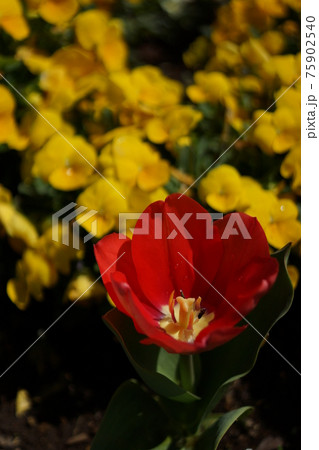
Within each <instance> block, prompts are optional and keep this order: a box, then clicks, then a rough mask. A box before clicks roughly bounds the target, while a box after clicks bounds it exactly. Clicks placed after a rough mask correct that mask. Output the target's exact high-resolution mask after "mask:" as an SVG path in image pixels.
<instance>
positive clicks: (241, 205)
mask: <svg viewBox="0 0 319 450" xmlns="http://www.w3.org/2000/svg"><path fill="white" fill-rule="evenodd" d="M262 192H264V190H263V188H262V186H261V185H260V184H259V183H258V181H256V180H255V179H254V178H252V177H241V191H240V199H239V201H238V203H237V206H236V209H237V211H245V210H246V209H247V208H249V207H250V205H251V204H253V203H255V202H256V201H257V202H258V201H259V198H260V195H261V194H262Z"/></svg>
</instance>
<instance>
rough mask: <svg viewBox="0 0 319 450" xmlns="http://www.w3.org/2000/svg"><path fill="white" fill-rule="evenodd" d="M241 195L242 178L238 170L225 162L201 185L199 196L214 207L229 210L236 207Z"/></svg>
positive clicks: (222, 210) (219, 209) (211, 172)
mask: <svg viewBox="0 0 319 450" xmlns="http://www.w3.org/2000/svg"><path fill="white" fill-rule="evenodd" d="M240 195H241V179H240V175H239V173H238V171H237V170H236V169H235V168H234V167H232V166H229V165H227V164H223V165H221V166H219V167H217V168H216V169H213V170H211V171H210V172H209V174H208V176H206V177H205V178H204V179H203V180H202V182H201V183H200V187H199V196H200V198H202V199H203V200H204V201H206V202H207V203H208V205H209V206H211V207H212V208H213V209H215V210H217V211H220V212H229V211H232V210H234V209H235V208H236V206H237V204H238V202H239V200H240Z"/></svg>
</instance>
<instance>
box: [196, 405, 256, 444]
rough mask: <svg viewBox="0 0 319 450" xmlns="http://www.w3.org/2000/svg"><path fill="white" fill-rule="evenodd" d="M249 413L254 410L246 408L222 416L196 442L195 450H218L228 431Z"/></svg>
mask: <svg viewBox="0 0 319 450" xmlns="http://www.w3.org/2000/svg"><path fill="white" fill-rule="evenodd" d="M248 411H249V412H250V411H252V408H251V407H249V406H245V407H243V408H239V409H235V410H234V411H230V412H228V413H226V414H223V415H222V416H220V417H219V418H218V419H217V420H216V421H215V422H214V423H213V425H211V426H210V427H209V428H208V429H207V430H205V431H204V433H203V434H202V435H201V436H200V438H199V439H198V441H196V444H195V448H194V450H216V449H217V447H218V445H219V443H220V441H221V439H222V437H223V436H224V435H225V433H226V431H227V430H228V429H229V428H230V427H231V426H232V425H233V423H234V422H235V421H236V420H237V419H239V418H240V417H241V416H243V415H244V414H246V413H247V412H248Z"/></svg>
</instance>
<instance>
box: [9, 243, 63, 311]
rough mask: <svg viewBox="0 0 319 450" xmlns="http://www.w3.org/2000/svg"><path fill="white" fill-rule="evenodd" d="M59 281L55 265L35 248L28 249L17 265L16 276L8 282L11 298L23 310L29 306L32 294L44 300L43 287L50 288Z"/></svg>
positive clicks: (37, 298)
mask: <svg viewBox="0 0 319 450" xmlns="http://www.w3.org/2000/svg"><path fill="white" fill-rule="evenodd" d="M56 282H57V273H56V271H55V269H54V266H53V265H52V264H50V263H49V261H48V260H47V259H46V258H44V257H43V256H42V255H41V254H39V253H37V252H36V251H35V250H31V249H27V250H26V251H25V252H24V253H23V257H22V259H21V260H20V261H18V262H17V265H16V277H15V278H12V279H10V280H9V281H8V283H7V294H8V297H9V298H10V300H11V301H12V302H13V303H14V304H15V305H16V306H17V307H18V308H19V309H21V310H24V309H26V308H27V306H28V304H29V302H30V296H32V297H33V298H35V299H36V300H38V301H41V300H43V288H50V287H52V286H54V284H55V283H56Z"/></svg>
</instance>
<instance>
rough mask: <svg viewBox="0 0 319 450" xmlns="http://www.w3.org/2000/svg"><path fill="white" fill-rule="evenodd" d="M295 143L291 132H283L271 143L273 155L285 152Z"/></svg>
mask: <svg viewBox="0 0 319 450" xmlns="http://www.w3.org/2000/svg"><path fill="white" fill-rule="evenodd" d="M294 143H295V139H294V137H293V136H292V135H291V132H286V133H285V132H283V133H280V134H279V135H277V136H276V137H275V139H274V141H273V150H274V152H275V153H285V152H287V151H288V150H289V149H290V148H291V147H292V146H293V144H294Z"/></svg>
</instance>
